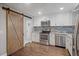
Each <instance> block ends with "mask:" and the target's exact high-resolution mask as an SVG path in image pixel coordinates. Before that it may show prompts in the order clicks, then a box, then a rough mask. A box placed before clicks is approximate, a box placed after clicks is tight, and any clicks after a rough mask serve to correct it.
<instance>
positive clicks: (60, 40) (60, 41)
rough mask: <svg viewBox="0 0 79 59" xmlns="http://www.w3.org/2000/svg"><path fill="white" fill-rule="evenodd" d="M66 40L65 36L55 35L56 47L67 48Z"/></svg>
mask: <svg viewBox="0 0 79 59" xmlns="http://www.w3.org/2000/svg"><path fill="white" fill-rule="evenodd" d="M65 44H66V38H65V35H64V34H55V46H57V47H62V48H65Z"/></svg>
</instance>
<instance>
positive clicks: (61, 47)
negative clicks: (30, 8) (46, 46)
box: [55, 45, 65, 48]
mask: <svg viewBox="0 0 79 59" xmlns="http://www.w3.org/2000/svg"><path fill="white" fill-rule="evenodd" d="M55 46H56V47H60V48H65V47H62V46H57V45H55Z"/></svg>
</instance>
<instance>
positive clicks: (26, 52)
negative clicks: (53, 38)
mask: <svg viewBox="0 0 79 59" xmlns="http://www.w3.org/2000/svg"><path fill="white" fill-rule="evenodd" d="M68 55H69V54H68V52H67V50H66V49H64V48H59V47H54V46H45V45H41V44H37V43H30V44H28V45H26V46H25V47H24V48H22V49H21V50H19V51H17V52H15V53H14V54H12V55H11V56H68Z"/></svg>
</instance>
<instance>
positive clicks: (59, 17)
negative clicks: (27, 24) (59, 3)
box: [34, 12, 73, 26]
mask: <svg viewBox="0 0 79 59" xmlns="http://www.w3.org/2000/svg"><path fill="white" fill-rule="evenodd" d="M72 17H73V14H72V13H71V12H67V13H55V14H51V15H46V16H38V17H35V18H34V26H41V21H44V20H50V21H51V26H71V25H73V21H72Z"/></svg>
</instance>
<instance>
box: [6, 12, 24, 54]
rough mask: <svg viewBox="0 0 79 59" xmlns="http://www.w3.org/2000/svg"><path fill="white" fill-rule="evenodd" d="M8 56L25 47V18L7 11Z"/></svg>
mask: <svg viewBox="0 0 79 59" xmlns="http://www.w3.org/2000/svg"><path fill="white" fill-rule="evenodd" d="M6 21H7V22H6V23H7V24H6V25H7V54H8V55H10V54H12V53H14V52H16V51H17V50H19V49H20V48H22V47H23V16H22V15H19V14H17V13H14V12H12V11H7V20H6Z"/></svg>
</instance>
